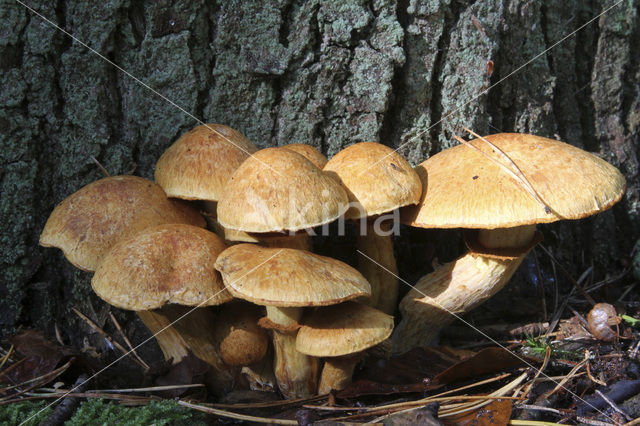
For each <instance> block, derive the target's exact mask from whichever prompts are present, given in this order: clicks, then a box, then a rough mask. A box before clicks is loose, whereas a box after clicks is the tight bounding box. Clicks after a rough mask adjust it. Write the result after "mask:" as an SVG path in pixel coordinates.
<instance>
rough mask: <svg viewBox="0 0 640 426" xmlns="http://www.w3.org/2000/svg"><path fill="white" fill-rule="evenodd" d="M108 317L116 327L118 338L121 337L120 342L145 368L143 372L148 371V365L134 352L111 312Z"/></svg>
mask: <svg viewBox="0 0 640 426" xmlns="http://www.w3.org/2000/svg"><path fill="white" fill-rule="evenodd" d="M109 317H110V318H111V322H112V323H113V324H114V325H115V326H116V329H118V332H119V333H120V336H122V340H124V342H125V343H126V344H127V346H128V347H129V349H130V351H131V353H132V354H133V356H135V357H136V358H137V359H138V361H140V364H142V366H143V367H144V368H145V370H149V368H150V367H149V364H147V363H146V362H144V360H143V359H142V358H141V357H140V355H138V353H137V352H136V349H135V348H134V347H133V345H131V342H130V341H129V339H128V338H127V335H126V334H124V331H123V330H122V327H120V323H119V322H118V320H116V317H115V316H113V312H109Z"/></svg>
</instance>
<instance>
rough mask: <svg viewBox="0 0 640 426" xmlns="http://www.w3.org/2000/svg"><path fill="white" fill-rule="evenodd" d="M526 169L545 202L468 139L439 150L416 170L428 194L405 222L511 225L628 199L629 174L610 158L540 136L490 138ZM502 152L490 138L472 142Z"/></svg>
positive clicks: (572, 215) (585, 212) (573, 215)
mask: <svg viewBox="0 0 640 426" xmlns="http://www.w3.org/2000/svg"><path fill="white" fill-rule="evenodd" d="M486 139H487V140H489V141H490V142H491V143H492V144H494V145H496V146H497V147H498V148H500V149H501V150H502V151H504V152H505V153H506V154H507V155H508V156H509V157H510V158H511V159H512V160H513V161H514V162H515V164H516V165H517V166H518V168H519V169H520V170H521V171H522V173H523V174H524V176H525V177H526V178H527V180H528V181H529V182H530V183H531V185H532V186H533V188H534V189H535V191H536V192H537V193H538V194H539V196H540V198H541V199H542V200H543V201H544V203H546V204H547V205H548V206H549V207H550V208H551V212H550V213H547V212H545V208H544V206H543V205H542V204H541V203H540V202H538V201H536V200H535V199H534V198H533V197H532V196H531V195H529V193H527V192H526V191H525V190H524V189H523V188H522V187H521V186H520V185H519V184H518V183H516V181H515V180H514V179H513V178H512V177H511V176H510V175H509V174H507V173H506V172H505V171H504V170H503V169H502V168H501V167H500V166H499V165H497V164H495V163H494V162H492V161H491V160H489V159H487V158H486V157H485V156H483V155H482V154H481V153H479V152H477V151H476V150H474V149H473V148H470V147H468V146H466V145H458V146H455V147H453V148H449V149H446V150H444V151H441V152H439V153H438V154H436V155H434V156H433V157H431V158H429V159H428V160H426V161H425V162H423V163H422V164H420V165H419V166H418V167H417V168H416V169H417V172H418V174H419V175H420V178H421V180H422V185H423V187H424V193H423V197H422V200H421V201H420V204H418V205H417V206H416V207H407V208H406V209H404V211H403V212H402V221H403V223H406V224H408V225H412V226H419V227H425V228H483V229H494V228H507V227H513V226H520V225H531V224H536V223H547V222H554V221H556V220H561V219H580V218H583V217H586V216H590V215H592V214H595V213H598V212H601V211H604V210H607V209H608V208H610V207H611V206H613V205H614V204H615V203H616V202H618V201H619V200H620V198H622V194H623V193H624V189H625V180H624V177H623V176H622V174H621V173H620V172H619V171H618V169H616V168H615V167H613V166H612V165H611V164H609V163H607V162H606V161H604V160H603V159H601V158H599V157H597V156H595V155H593V154H591V153H589V152H586V151H583V150H581V149H579V148H576V147H574V146H572V145H569V144H566V143H563V142H559V141H556V140H552V139H547V138H543V137H539V136H533V135H527V134H519V133H500V134H495V135H490V136H487V137H486ZM470 143H471V144H473V145H474V146H476V147H478V148H479V149H481V150H482V151H484V152H486V153H487V154H489V155H493V156H494V157H495V158H499V157H496V154H495V153H492V152H491V151H492V148H491V147H490V146H489V145H488V144H487V143H485V142H483V141H481V140H479V139H474V140H472V141H471V142H470Z"/></svg>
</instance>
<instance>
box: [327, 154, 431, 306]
mask: <svg viewBox="0 0 640 426" xmlns="http://www.w3.org/2000/svg"><path fill="white" fill-rule="evenodd" d="M324 170H325V171H327V172H330V173H333V174H335V175H337V177H338V178H339V179H340V181H341V182H342V184H343V185H344V187H345V188H346V189H347V193H348V194H349V202H350V205H351V207H350V209H349V210H348V211H347V212H346V213H345V218H346V219H352V220H361V221H364V222H363V224H366V227H363V226H361V227H360V232H359V234H358V236H357V241H356V244H357V247H358V249H359V250H360V251H362V253H363V254H364V256H360V257H359V262H358V269H359V270H360V272H362V274H363V275H364V276H365V278H366V279H367V281H369V283H370V284H371V299H370V300H368V301H366V302H365V303H368V304H370V305H371V306H373V307H375V308H378V309H380V310H382V311H383V312H386V313H388V314H393V313H394V312H395V310H396V306H397V303H398V278H396V275H397V273H398V268H397V266H396V259H395V257H394V255H393V242H392V240H391V232H390V231H391V229H390V222H389V221H380V219H382V218H378V215H381V214H384V213H388V212H391V211H393V210H395V209H397V208H400V207H403V206H408V205H411V204H417V203H418V201H420V196H421V194H422V183H421V182H420V178H419V177H418V174H417V173H416V172H415V170H413V168H412V167H411V165H410V164H409V163H408V162H407V160H405V159H404V158H403V157H402V156H401V155H400V154H398V153H397V152H395V151H394V150H393V149H391V148H389V147H388V146H385V145H382V144H379V143H375V142H360V143H356V144H354V145H351V146H349V147H347V148H345V149H343V150H342V151H340V152H338V153H337V154H336V155H334V156H333V158H331V160H329V162H328V163H327V164H326V165H325V167H324ZM378 222H380V223H378ZM365 256H366V257H365ZM367 257H368V258H367Z"/></svg>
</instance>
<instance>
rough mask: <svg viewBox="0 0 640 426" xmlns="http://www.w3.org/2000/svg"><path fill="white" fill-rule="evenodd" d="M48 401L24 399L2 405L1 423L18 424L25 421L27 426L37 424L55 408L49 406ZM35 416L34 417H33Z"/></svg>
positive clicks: (0, 406) (0, 410) (0, 411)
mask: <svg viewBox="0 0 640 426" xmlns="http://www.w3.org/2000/svg"><path fill="white" fill-rule="evenodd" d="M47 404H49V402H47V401H38V402H33V401H24V402H16V403H13V404H8V405H0V424H3V425H18V424H22V422H25V421H26V420H27V419H29V420H28V421H26V423H24V425H25V426H36V425H39V424H40V423H42V422H43V421H44V420H46V419H47V417H49V415H50V414H51V412H52V411H53V408H51V407H47V408H45V407H46V406H47ZM32 416H33V418H31V417H32Z"/></svg>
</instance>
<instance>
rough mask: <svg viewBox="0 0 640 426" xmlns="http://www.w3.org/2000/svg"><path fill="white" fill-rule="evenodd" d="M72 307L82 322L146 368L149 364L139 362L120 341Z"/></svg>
mask: <svg viewBox="0 0 640 426" xmlns="http://www.w3.org/2000/svg"><path fill="white" fill-rule="evenodd" d="M71 309H73V312H75V313H76V314H77V315H78V316H79V317H80V318H81V319H82V320H83V321H84V322H86V323H87V324H88V325H89V327H91V328H92V329H94V330H95V331H96V332H98V333H99V334H100V335H101V336H102V337H104V338H105V339H107V341H108V342H109V343H111V344H112V345H113V346H115V347H116V348H118V349H119V350H120V351H122V353H123V354H125V355H126V356H128V357H129V358H131V360H132V361H133V362H135V363H136V364H138V365H139V366H141V367H142V368H144V369H148V368H149V366H148V365H146V364H145V363H141V362H140V361H138V360H137V359H136V357H134V356H133V355H131V352H130V351H127V350H126V349H125V348H124V347H123V346H122V345H121V344H120V343H118V342H116V341H115V340H113V338H112V337H111V336H109V335H108V334H107V333H106V332H105V331H104V330H103V329H101V328H100V327H98V324H96V323H94V322H93V321H91V320H90V319H89V318H88V317H87V316H86V315H85V314H83V313H82V312H80V311H79V310H77V309H76V308H71Z"/></svg>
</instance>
